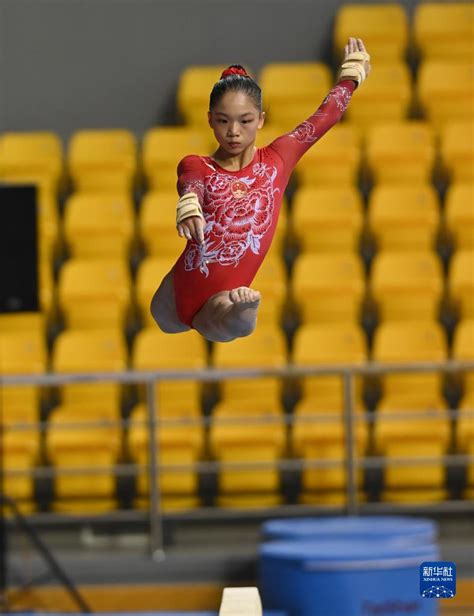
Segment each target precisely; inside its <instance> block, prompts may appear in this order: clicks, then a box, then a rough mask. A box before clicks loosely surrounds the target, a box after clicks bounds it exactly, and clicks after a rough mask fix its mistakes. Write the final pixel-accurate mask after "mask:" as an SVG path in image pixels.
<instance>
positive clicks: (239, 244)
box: [150, 38, 370, 342]
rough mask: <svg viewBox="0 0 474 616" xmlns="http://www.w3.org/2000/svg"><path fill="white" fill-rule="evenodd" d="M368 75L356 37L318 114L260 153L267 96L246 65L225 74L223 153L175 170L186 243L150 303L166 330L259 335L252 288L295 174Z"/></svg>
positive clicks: (219, 109)
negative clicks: (258, 143) (264, 97)
mask: <svg viewBox="0 0 474 616" xmlns="http://www.w3.org/2000/svg"><path fill="white" fill-rule="evenodd" d="M369 71H370V56H369V55H368V53H367V52H366V50H365V46H364V43H363V42H362V40H361V39H355V38H350V39H349V40H348V43H347V45H346V46H345V48H344V59H343V62H342V65H341V67H340V69H339V72H338V76H337V79H336V84H335V85H334V87H333V88H332V89H331V91H330V92H329V93H328V95H327V96H326V98H325V99H324V101H323V102H322V103H321V105H320V107H319V108H318V109H317V110H316V111H315V112H314V113H313V114H312V115H311V116H310V117H309V118H308V119H306V120H304V121H303V122H302V123H301V124H299V125H298V126H297V127H296V128H295V129H294V130H293V131H291V132H290V133H287V134H284V135H282V136H281V137H278V138H277V139H275V140H274V141H273V142H272V143H270V144H269V145H268V146H266V147H263V148H257V147H255V145H254V144H255V138H256V134H257V130H259V129H260V128H262V126H263V124H264V121H265V112H264V111H262V93H261V90H260V87H259V86H258V84H257V83H256V82H255V81H254V80H253V79H252V77H250V76H249V75H248V74H247V72H246V71H245V69H244V68H243V67H242V66H240V65H232V66H230V67H229V68H228V69H226V70H225V71H224V72H223V73H222V75H221V78H220V80H219V81H218V82H217V83H216V84H215V85H214V87H213V89H212V92H211V96H210V104H209V111H208V122H209V126H210V127H211V128H212V129H213V130H214V135H215V137H216V139H217V141H218V143H219V147H218V148H217V150H216V151H215V153H214V154H213V156H197V155H189V156H185V157H184V158H183V159H182V160H181V161H180V163H179V165H178V182H177V189H178V195H179V201H178V205H177V217H176V221H177V222H176V224H177V231H178V233H179V235H180V236H181V237H183V238H185V239H186V240H187V243H186V247H185V249H184V250H183V252H182V254H181V256H180V257H179V258H178V260H177V262H176V263H175V265H174V266H173V268H172V269H171V271H170V272H169V273H168V274H167V275H166V276H165V278H164V279H163V281H162V283H161V285H160V286H159V288H158V290H157V291H156V293H155V294H154V296H153V299H152V301H151V307H150V309H151V313H152V315H153V318H154V319H155V321H156V322H157V324H158V326H159V327H160V329H162V330H163V331H164V332H166V333H170V334H171V333H180V332H185V331H188V330H189V329H196V330H197V331H198V332H199V333H200V334H201V335H202V336H204V337H205V338H207V339H208V340H210V341H212V342H229V341H231V340H235V339H236V338H239V337H243V336H248V335H249V334H251V333H252V332H253V331H254V329H255V326H256V321H257V314H258V307H259V304H260V301H261V296H260V293H259V292H258V291H256V290H253V289H251V288H250V285H251V283H252V281H253V279H254V277H255V275H256V273H257V270H258V269H259V267H260V265H261V264H262V261H263V258H264V257H265V255H266V253H267V252H268V249H269V248H270V244H271V241H272V238H273V236H274V233H275V229H276V225H277V220H278V215H279V212H280V207H281V203H282V199H283V194H284V191H285V188H286V186H287V184H288V180H289V178H290V175H291V173H292V171H293V169H294V167H295V165H296V163H297V162H298V160H299V159H300V158H301V157H302V156H303V154H304V153H305V152H306V151H307V150H308V149H309V148H310V147H311V146H312V145H313V144H314V143H315V142H316V141H317V140H318V139H320V138H321V137H322V136H323V135H324V134H325V133H326V132H327V131H328V130H329V129H330V128H331V126H333V125H334V124H335V123H336V122H338V121H339V120H340V119H341V117H342V115H343V113H344V111H345V110H346V108H347V105H348V104H349V101H350V99H351V96H352V94H353V92H354V90H355V89H356V88H357V87H358V86H359V85H360V84H361V83H362V82H363V81H364V79H365V78H366V76H367V75H368V73H369Z"/></svg>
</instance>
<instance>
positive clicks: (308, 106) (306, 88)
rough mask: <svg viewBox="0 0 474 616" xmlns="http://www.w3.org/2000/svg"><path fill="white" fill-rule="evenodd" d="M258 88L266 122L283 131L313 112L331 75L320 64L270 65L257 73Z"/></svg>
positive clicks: (327, 88)
mask: <svg viewBox="0 0 474 616" xmlns="http://www.w3.org/2000/svg"><path fill="white" fill-rule="evenodd" d="M259 85H260V87H261V88H262V91H263V92H264V93H265V103H264V107H265V111H266V113H267V122H268V123H269V124H270V125H271V126H273V125H274V124H275V125H277V126H279V127H282V128H283V129H284V131H285V132H286V131H289V130H292V129H293V128H295V127H296V126H297V125H298V124H300V123H301V122H303V120H306V118H308V117H309V116H310V115H311V114H312V113H314V112H315V111H316V109H317V108H318V106H319V104H320V103H321V102H322V100H323V99H324V97H325V96H326V95H327V93H328V92H329V90H330V88H331V85H332V75H331V71H330V69H329V67H328V66H327V65H326V64H323V63H322V62H271V63H269V64H266V65H265V66H264V67H263V68H262V70H261V71H260V75H259Z"/></svg>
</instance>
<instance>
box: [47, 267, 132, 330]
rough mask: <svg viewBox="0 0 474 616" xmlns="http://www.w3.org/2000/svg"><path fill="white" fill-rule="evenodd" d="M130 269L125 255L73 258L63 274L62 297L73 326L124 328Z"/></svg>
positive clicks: (61, 301) (61, 280)
mask: <svg viewBox="0 0 474 616" xmlns="http://www.w3.org/2000/svg"><path fill="white" fill-rule="evenodd" d="M130 289H131V282H130V273H129V270H128V266H127V264H126V263H125V262H124V261H123V260H121V259H70V260H69V261H67V262H66V263H65V264H64V265H63V267H62V269H61V271H60V275H59V284H58V301H59V306H60V308H61V310H62V312H63V314H64V317H65V321H66V323H67V326H68V327H70V328H77V329H79V328H82V329H84V328H86V329H87V328H111V329H114V328H120V327H123V326H124V324H125V321H126V316H127V310H128V308H129V305H130V292H131V290H130Z"/></svg>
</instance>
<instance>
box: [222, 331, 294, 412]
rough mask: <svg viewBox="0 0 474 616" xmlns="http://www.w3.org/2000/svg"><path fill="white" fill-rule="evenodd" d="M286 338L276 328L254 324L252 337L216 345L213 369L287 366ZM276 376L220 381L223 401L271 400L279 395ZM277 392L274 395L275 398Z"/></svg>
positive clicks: (279, 385)
mask: <svg viewBox="0 0 474 616" xmlns="http://www.w3.org/2000/svg"><path fill="white" fill-rule="evenodd" d="M286 362H287V351H286V342H285V337H284V334H283V332H282V330H281V329H279V328H278V327H276V326H275V325H265V324H262V325H260V324H257V328H256V330H255V331H254V332H253V334H252V335H251V336H247V337H245V338H238V339H237V340H234V341H233V342H232V344H225V343H216V344H214V346H213V361H212V363H213V366H214V367H215V368H223V369H232V368H249V369H253V368H262V367H266V368H281V367H283V366H285V365H286ZM280 388H281V381H280V379H279V378H278V377H259V378H253V379H251V378H249V379H245V378H242V379H229V380H224V381H223V382H222V391H223V395H224V398H225V400H239V401H241V402H242V404H243V403H244V401H251V402H252V403H253V402H254V401H256V400H262V399H263V400H266V399H274V396H275V392H278V393H279V392H280ZM278 393H277V394H276V395H278Z"/></svg>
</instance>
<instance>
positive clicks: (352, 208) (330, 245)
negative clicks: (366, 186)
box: [292, 186, 363, 253]
mask: <svg viewBox="0 0 474 616" xmlns="http://www.w3.org/2000/svg"><path fill="white" fill-rule="evenodd" d="M362 208H363V205H362V195H361V194H360V192H359V191H358V190H357V188H356V187H355V186H340V187H336V186H334V187H333V186H330V187H329V186H328V187H326V186H321V187H306V186H305V187H303V188H300V189H299V190H298V191H297V192H296V193H295V195H294V197H293V210H292V212H293V229H294V234H295V236H296V239H297V241H298V244H299V246H300V248H301V250H302V251H303V252H305V253H308V252H311V253H316V252H317V253H327V252H351V251H354V252H356V251H357V249H358V244H359V239H360V232H361V229H362V222H363V209H362Z"/></svg>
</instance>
